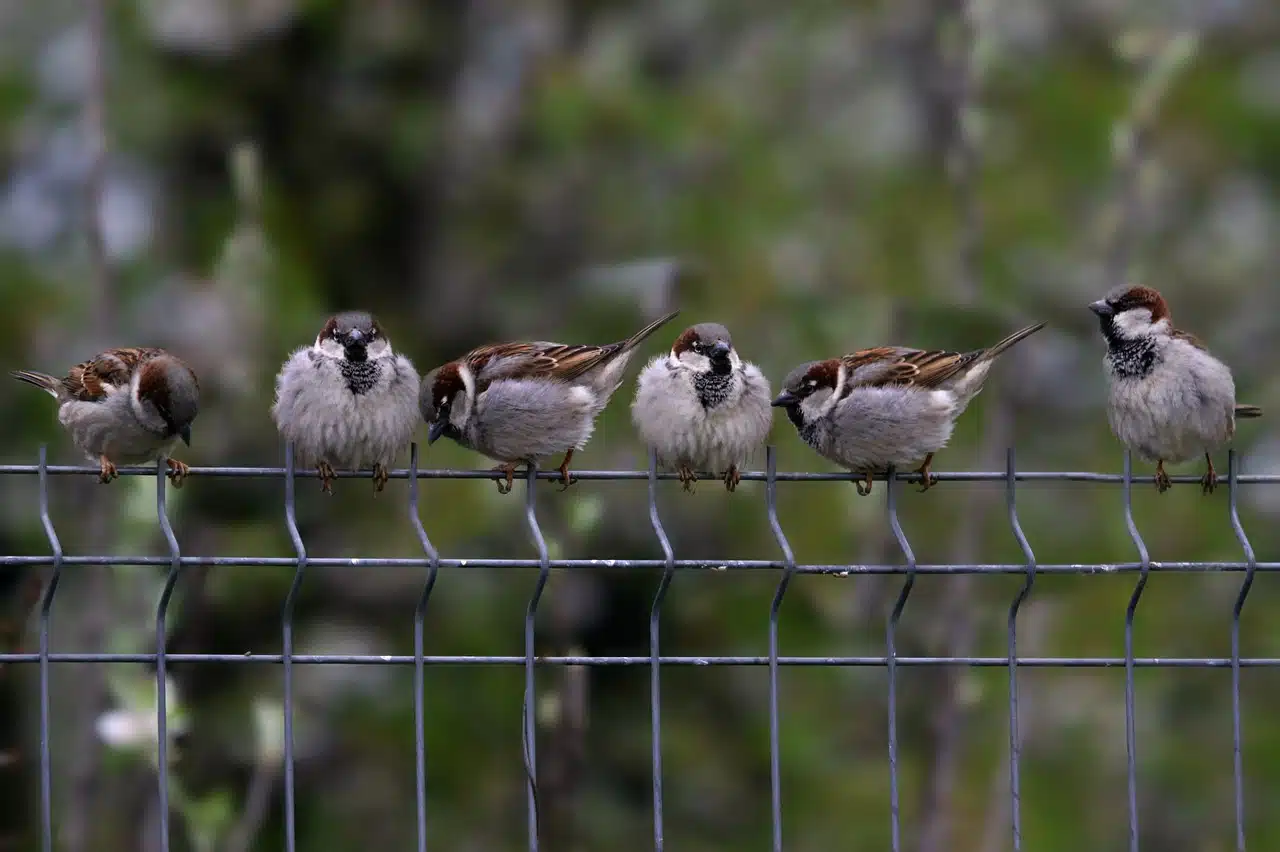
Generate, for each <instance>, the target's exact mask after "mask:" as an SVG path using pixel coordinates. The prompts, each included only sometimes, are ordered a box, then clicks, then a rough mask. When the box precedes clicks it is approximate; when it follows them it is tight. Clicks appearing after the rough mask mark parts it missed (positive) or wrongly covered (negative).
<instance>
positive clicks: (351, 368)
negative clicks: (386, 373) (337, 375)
mask: <svg viewBox="0 0 1280 852" xmlns="http://www.w3.org/2000/svg"><path fill="white" fill-rule="evenodd" d="M338 370H339V371H341V373H342V378H343V381H345V382H346V383H347V390H349V391H351V392H352V393H353V394H355V395H356V396H361V395H363V394H366V393H368V392H369V391H371V390H373V386H374V385H375V384H377V383H378V374H379V373H380V371H381V368H380V367H379V365H378V362H377V361H349V360H347V359H345V358H344V359H342V360H341V361H339V362H338Z"/></svg>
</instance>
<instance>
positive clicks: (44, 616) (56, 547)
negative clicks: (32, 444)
mask: <svg viewBox="0 0 1280 852" xmlns="http://www.w3.org/2000/svg"><path fill="white" fill-rule="evenodd" d="M40 523H41V525H42V526H43V527H44V534H45V537H46V538H48V539H49V549H50V550H51V551H52V552H53V570H52V571H51V572H50V574H49V585H48V586H47V587H46V588H45V590H44V596H43V597H42V598H41V600H40V848H41V850H42V852H53V770H52V765H51V764H52V760H51V755H50V749H49V620H50V616H51V610H52V609H53V596H54V594H55V593H56V592H57V591H58V581H59V580H60V579H61V578H62V543H61V542H60V541H59V540H58V533H57V531H55V530H54V528H53V518H52V516H51V515H50V514H49V447H48V445H46V444H41V445H40Z"/></svg>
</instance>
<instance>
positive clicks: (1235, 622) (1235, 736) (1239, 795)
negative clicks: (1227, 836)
mask: <svg viewBox="0 0 1280 852" xmlns="http://www.w3.org/2000/svg"><path fill="white" fill-rule="evenodd" d="M1239 475H1240V457H1239V456H1238V455H1236V451H1235V450H1231V451H1230V453H1229V454H1228V456H1227V477H1228V479H1227V496H1228V502H1229V504H1230V507H1231V528H1232V530H1234V531H1235V534H1236V540H1237V541H1238V542H1240V549H1241V550H1243V551H1244V558H1245V561H1246V562H1247V563H1248V567H1247V568H1246V569H1245V575H1244V582H1242V583H1241V584H1240V593H1239V594H1238V595H1237V596H1236V605H1235V607H1234V608H1233V609H1232V610H1231V737H1232V763H1233V767H1232V769H1233V773H1234V775H1235V794H1236V852H1244V756H1243V754H1242V753H1241V748H1240V746H1241V740H1242V739H1243V728H1242V725H1241V721H1240V613H1241V611H1243V610H1244V601H1245V598H1247V597H1248V596H1249V590H1250V589H1251V588H1253V574H1254V571H1256V570H1257V567H1258V560H1257V557H1256V556H1254V553H1253V545H1252V544H1250V543H1249V537H1248V536H1246V535H1245V533H1244V526H1243V525H1241V523H1240V511H1239V508H1238V505H1237V499H1236V498H1237V497H1238V495H1239V490H1238V486H1239V484H1240V483H1239V481H1238V477H1239Z"/></svg>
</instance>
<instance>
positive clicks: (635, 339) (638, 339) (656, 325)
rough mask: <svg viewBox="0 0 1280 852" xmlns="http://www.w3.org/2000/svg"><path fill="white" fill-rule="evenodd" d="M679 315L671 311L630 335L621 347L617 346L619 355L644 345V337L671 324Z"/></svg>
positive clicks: (677, 312)
mask: <svg viewBox="0 0 1280 852" xmlns="http://www.w3.org/2000/svg"><path fill="white" fill-rule="evenodd" d="M679 314H680V312H679V311H672V312H671V313H669V314H667V315H666V316H664V317H659V318H658V319H656V320H654V321H653V322H651V323H649V324H648V325H646V326H645V327H644V328H642V329H640V330H639V331H637V332H636V333H635V334H633V335H631V336H630V337H628V338H627V339H626V340H624V341H622V343H621V345H619V347H618V352H619V354H621V353H623V352H629V351H631V350H632V349H635V348H636V347H637V346H639V345H640V344H641V343H644V340H645V338H646V337H648V336H649V335H651V334H653V333H654V332H655V331H657V330H658V329H660V328H662V327H663V326H664V325H666V324H667V323H669V322H671V321H672V320H673V319H675V318H676V317H677V316H679Z"/></svg>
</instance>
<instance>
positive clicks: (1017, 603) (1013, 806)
mask: <svg viewBox="0 0 1280 852" xmlns="http://www.w3.org/2000/svg"><path fill="white" fill-rule="evenodd" d="M1005 477H1006V478H1005V493H1006V495H1007V496H1008V501H1009V527H1010V528H1011V529H1012V530H1013V537H1014V538H1015V539H1017V542H1018V547H1020V548H1022V556H1023V558H1025V559H1026V560H1027V579H1026V580H1024V581H1023V583H1022V588H1021V589H1019V590H1018V594H1017V596H1016V597H1014V599H1013V603H1012V604H1010V605H1009V805H1010V807H1009V815H1010V817H1011V819H1012V822H1013V852H1019V850H1021V849H1022V777H1021V772H1020V770H1019V761H1020V759H1021V757H1022V735H1021V734H1020V733H1019V730H1018V610H1019V609H1021V608H1022V603H1023V601H1025V600H1026V599H1027V596H1028V595H1029V594H1031V585H1032V584H1033V583H1034V582H1035V581H1036V555H1035V554H1034V553H1033V552H1032V551H1031V545H1030V543H1028V541H1027V537H1026V535H1025V534H1024V533H1023V532H1022V524H1021V523H1019V522H1018V502H1017V497H1016V496H1015V493H1014V486H1015V483H1016V481H1017V475H1016V466H1015V464H1014V452H1013V447H1010V448H1009V453H1008V455H1007V456H1006V460H1005Z"/></svg>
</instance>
